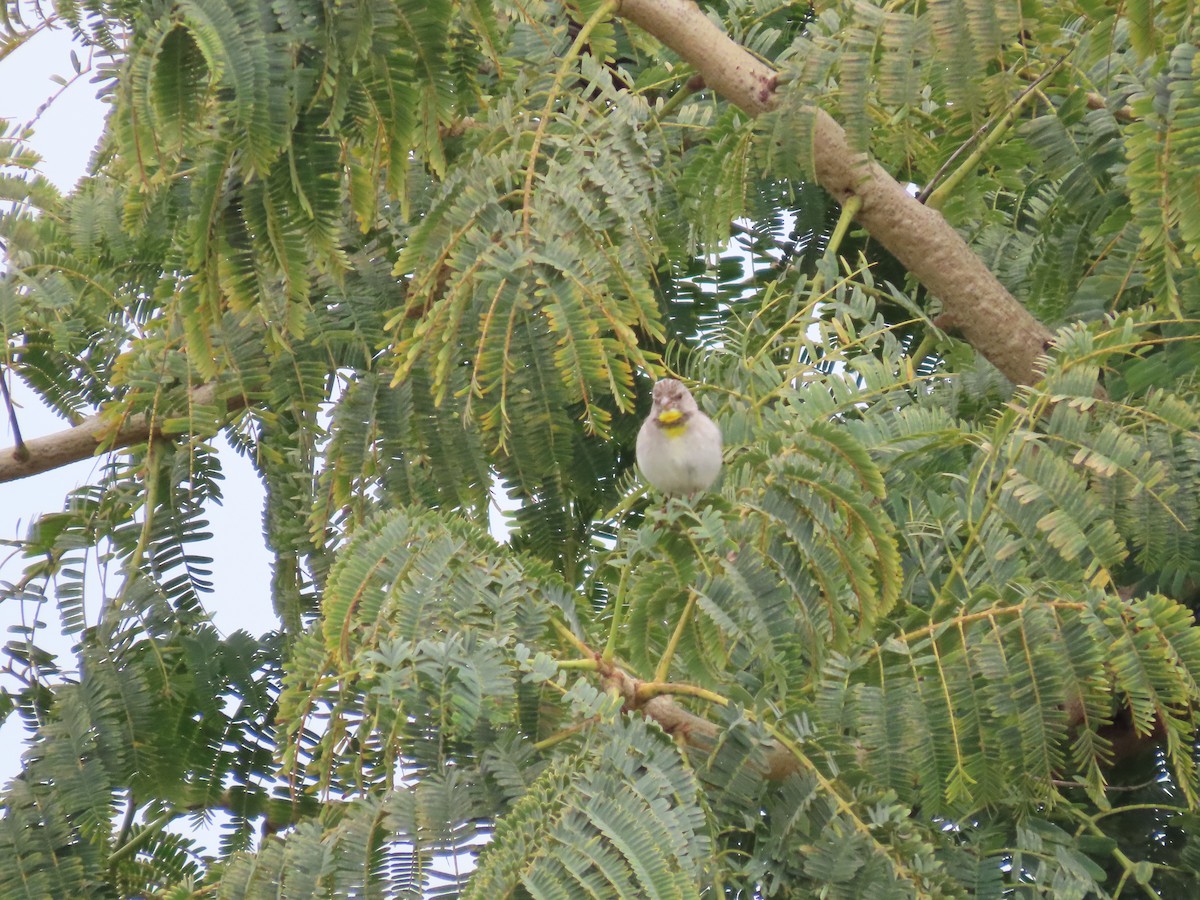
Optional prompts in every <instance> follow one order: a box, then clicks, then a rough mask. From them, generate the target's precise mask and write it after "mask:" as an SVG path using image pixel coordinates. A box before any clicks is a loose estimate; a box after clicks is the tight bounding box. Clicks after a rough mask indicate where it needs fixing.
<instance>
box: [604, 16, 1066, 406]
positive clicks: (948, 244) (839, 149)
mask: <svg viewBox="0 0 1200 900" xmlns="http://www.w3.org/2000/svg"><path fill="white" fill-rule="evenodd" d="M619 13H620V15H622V16H623V17H625V18H627V19H629V20H630V21H631V22H634V23H635V24H637V25H639V26H640V27H641V28H644V29H645V30H646V31H648V32H649V33H650V34H652V35H654V36H655V37H656V38H658V39H659V40H660V41H662V42H663V43H664V44H666V45H667V46H668V47H670V48H671V49H672V50H674V51H675V52H676V53H678V54H679V55H680V56H681V57H683V58H684V59H685V60H687V61H688V62H689V63H691V64H692V65H693V66H694V67H695V68H696V69H697V70H698V71H699V72H700V74H701V76H702V77H703V78H704V82H705V83H706V84H707V85H708V86H709V87H711V88H713V89H714V90H716V91H717V92H718V93H720V94H722V95H724V96H725V97H726V98H727V99H728V100H730V101H731V102H732V103H735V104H736V105H737V106H738V107H740V108H741V109H743V110H744V111H745V112H747V113H749V114H750V115H758V114H760V113H764V112H767V111H769V110H770V109H772V108H773V107H774V106H775V105H776V103H777V102H778V96H777V93H776V87H777V81H776V73H775V71H774V70H773V69H772V68H771V67H770V66H768V65H766V64H765V63H763V62H762V61H760V60H759V59H757V58H756V57H755V56H753V55H752V54H751V53H749V52H748V51H747V50H746V49H745V48H744V47H742V46H740V45H739V44H737V43H735V42H734V41H733V40H732V39H730V38H729V36H728V35H726V34H725V33H724V32H723V31H721V29H720V28H718V27H717V26H716V25H715V24H714V23H713V22H712V21H711V20H709V19H708V18H707V17H706V16H705V15H704V13H703V12H701V11H700V8H699V7H698V6H697V5H696V4H695V3H694V2H692V0H621V5H620V8H619ZM813 117H814V120H813V159H814V164H815V168H816V177H817V181H818V182H819V183H820V184H821V186H822V187H824V188H825V189H826V190H827V191H829V193H830V194H832V195H833V196H834V198H835V199H836V200H837V201H838V202H839V203H845V202H846V201H847V200H849V199H850V198H851V197H854V196H857V197H859V198H860V199H861V200H862V209H861V211H860V212H859V214H858V217H857V219H858V222H859V223H860V224H861V225H863V227H865V228H866V229H867V231H868V232H870V234H871V236H872V237H873V238H875V239H876V240H877V241H879V243H881V244H882V245H883V246H884V247H886V248H887V249H888V250H889V251H891V253H892V254H893V255H894V256H895V257H896V258H897V259H898V260H900V262H901V263H902V264H903V265H904V266H905V267H906V268H907V269H908V271H910V272H912V274H913V275H915V276H916V277H917V279H918V280H920V282H921V283H922V284H923V285H925V287H927V288H928V289H929V291H930V292H931V293H932V294H934V295H935V296H937V297H939V298H940V299H941V301H942V304H943V306H944V309H945V312H946V313H947V314H949V315H950V317H951V318H952V319H953V320H954V321H955V323H956V324H957V325H958V327H959V329H960V330H961V332H962V335H963V337H964V338H965V339H966V340H967V341H968V342H970V344H971V345H972V346H973V347H975V349H976V350H978V351H979V352H980V353H982V354H983V355H984V356H985V357H986V358H987V359H988V360H989V361H990V362H991V363H992V364H993V365H994V366H996V368H998V369H999V370H1000V371H1001V372H1003V373H1004V374H1005V375H1006V376H1007V377H1008V378H1009V379H1010V380H1011V381H1013V382H1016V383H1018V384H1030V383H1032V382H1034V381H1036V380H1037V378H1038V366H1037V359H1038V357H1039V356H1040V355H1041V354H1042V353H1043V352H1045V349H1046V347H1047V346H1048V345H1049V343H1050V340H1051V334H1050V332H1049V330H1047V329H1046V327H1045V326H1044V325H1042V324H1041V323H1040V322H1039V321H1038V320H1037V319H1035V318H1034V317H1033V316H1032V315H1030V314H1029V311H1028V310H1026V309H1025V307H1023V306H1022V305H1021V304H1020V303H1019V302H1018V301H1017V300H1016V298H1015V297H1013V296H1012V295H1011V294H1010V293H1009V292H1008V291H1007V290H1006V289H1005V288H1004V286H1003V285H1002V284H1000V282H999V281H998V280H997V279H996V277H995V276H994V275H993V274H992V273H991V271H990V270H989V269H988V268H987V266H985V265H984V264H983V262H982V260H980V259H979V257H978V256H976V255H975V254H974V253H973V252H972V251H971V249H970V247H968V246H967V244H966V242H965V241H964V240H963V239H962V238H961V237H960V236H959V235H958V232H956V231H955V230H954V229H953V228H952V227H951V226H950V224H949V223H948V222H947V221H946V220H945V219H944V218H942V216H941V214H940V213H938V212H937V211H936V210H933V209H930V208H928V207H927V206H924V205H923V204H922V203H920V202H919V201H918V200H917V199H916V198H915V197H913V196H912V195H911V194H909V193H908V191H907V190H906V189H905V187H904V185H902V184H900V183H899V182H897V181H896V180H895V179H894V178H892V177H891V176H890V175H889V174H888V173H887V172H885V171H884V170H883V168H882V167H880V166H879V165H877V164H875V163H873V162H871V161H870V159H868V157H867V156H866V155H865V154H862V153H856V152H853V150H852V149H851V147H850V143H849V141H848V139H847V137H846V133H845V131H844V130H843V129H842V127H841V126H840V125H838V123H837V122H835V121H834V120H833V119H832V118H831V117H830V116H829V115H828V114H827V113H825V112H823V111H821V110H814V111H813Z"/></svg>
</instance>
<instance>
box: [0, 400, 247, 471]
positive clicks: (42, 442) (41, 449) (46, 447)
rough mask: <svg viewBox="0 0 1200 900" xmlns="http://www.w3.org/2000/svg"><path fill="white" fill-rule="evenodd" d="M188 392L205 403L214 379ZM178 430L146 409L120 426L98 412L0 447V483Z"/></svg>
mask: <svg viewBox="0 0 1200 900" xmlns="http://www.w3.org/2000/svg"><path fill="white" fill-rule="evenodd" d="M188 393H189V398H188V404H189V406H208V405H211V404H213V403H214V402H216V399H217V386H216V384H215V383H214V384H203V385H200V386H199V387H196V388H192V389H191V391H189V392H188ZM245 405H246V401H245V398H243V397H239V396H235V397H231V398H230V399H229V400H227V401H226V403H225V409H226V410H227V411H229V412H233V411H235V410H238V409H241V408H242V407H244V406H245ZM181 432H182V429H172V428H162V427H161V426H159V424H158V423H157V422H154V424H153V425H152V420H151V417H150V416H148V415H147V414H146V413H135V414H134V415H131V416H129V417H128V418H127V419H125V421H124V422H122V423H121V424H120V425H119V426H114V424H113V422H112V420H111V418H110V417H108V416H105V415H104V413H97V414H96V415H94V416H89V417H88V418H86V419H84V420H83V421H82V422H80V423H79V424H78V425H76V426H75V427H73V428H67V429H65V430H63V431H59V432H55V433H54V434H48V435H46V436H45V437H40V438H34V439H32V440H29V441H26V442H25V443H24V444H20V445H18V446H16V447H6V448H5V449H3V450H0V484H4V483H6V482H9V481H16V480H18V479H20V478H28V477H29V476H30V475H40V474H41V473H42V472H49V471H50V470H52V469H58V468H61V467H62V466H66V465H70V464H71V463H74V462H79V461H80V460H81V459H89V458H90V457H93V456H95V455H96V452H97V451H98V450H119V449H121V448H122V447H131V446H133V445H134V444H144V443H145V442H146V441H148V440H150V438H151V437H152V436H167V435H171V434H178V433H181Z"/></svg>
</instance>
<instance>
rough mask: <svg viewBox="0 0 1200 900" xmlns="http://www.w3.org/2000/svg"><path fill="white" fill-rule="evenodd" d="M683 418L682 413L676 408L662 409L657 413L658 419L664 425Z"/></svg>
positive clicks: (672, 423)
mask: <svg viewBox="0 0 1200 900" xmlns="http://www.w3.org/2000/svg"><path fill="white" fill-rule="evenodd" d="M682 418H683V413H681V412H680V411H679V410H677V409H664V410H663V411H662V412H660V413H659V414H658V421H660V422H661V423H662V424H664V425H674V424H675V423H676V422H678V421H679V420H680V419H682Z"/></svg>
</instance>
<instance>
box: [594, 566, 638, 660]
mask: <svg viewBox="0 0 1200 900" xmlns="http://www.w3.org/2000/svg"><path fill="white" fill-rule="evenodd" d="M631 565H632V564H630V566H626V567H625V568H624V569H623V570H622V571H621V578H620V580H619V581H618V582H617V593H616V596H614V597H613V600H612V605H613V610H612V622H611V623H610V624H609V628H608V642H607V643H606V644H605V645H604V653H603V654H601V656H600V658H601V659H602V660H604V663H605V665H611V663H612V661H613V656H614V655H616V652H617V633H618V632H619V631H620V629H621V613H622V611H623V610H624V608H625V579H626V578H628V577H629V569H630V567H631Z"/></svg>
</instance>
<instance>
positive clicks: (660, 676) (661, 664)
mask: <svg viewBox="0 0 1200 900" xmlns="http://www.w3.org/2000/svg"><path fill="white" fill-rule="evenodd" d="M695 608H696V592H695V591H691V592H689V593H688V598H687V603H685V604H684V607H683V612H682V613H680V614H679V621H678V622H676V623H675V631H674V632H673V633H672V634H671V639H670V640H669V641H667V649H666V650H664V651H663V655H662V659H660V660H659V661H658V666H657V668H655V670H654V680H655V681H666V680H667V675H668V674H670V671H671V660H672V659H674V657H675V650H676V649H677V648H678V647H679V642H680V640H682V638H683V629H684V628H686V627H687V623H688V621H689V620H690V619H691V618H692V610H693V609H695Z"/></svg>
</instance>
